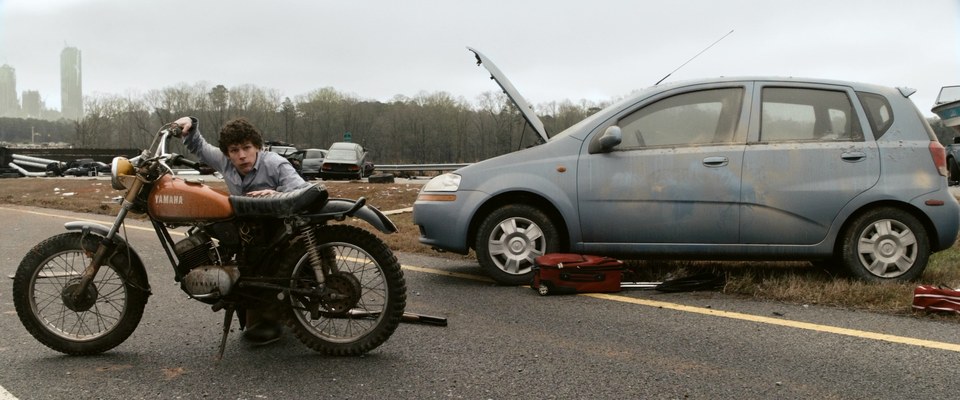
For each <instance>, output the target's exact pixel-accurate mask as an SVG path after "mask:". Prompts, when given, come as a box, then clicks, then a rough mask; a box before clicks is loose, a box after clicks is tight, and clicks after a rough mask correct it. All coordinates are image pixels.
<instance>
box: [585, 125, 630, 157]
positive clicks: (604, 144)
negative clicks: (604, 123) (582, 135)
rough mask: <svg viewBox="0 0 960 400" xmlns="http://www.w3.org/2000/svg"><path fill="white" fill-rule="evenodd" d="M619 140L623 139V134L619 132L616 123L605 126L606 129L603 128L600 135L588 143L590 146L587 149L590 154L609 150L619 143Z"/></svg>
mask: <svg viewBox="0 0 960 400" xmlns="http://www.w3.org/2000/svg"><path fill="white" fill-rule="evenodd" d="M621 140H623V134H622V133H620V127H619V126H616V125H610V126H608V127H607V129H604V130H603V134H602V135H600V137H599V138H597V140H594V141H593V142H592V143H590V148H589V149H588V151H589V152H590V154H595V153H606V152H608V151H610V149H612V148H614V147H616V146H617V145H619V144H620V141H621Z"/></svg>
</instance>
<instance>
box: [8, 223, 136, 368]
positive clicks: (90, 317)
mask: <svg viewBox="0 0 960 400" xmlns="http://www.w3.org/2000/svg"><path fill="white" fill-rule="evenodd" d="M101 239H102V237H100V236H97V235H93V234H87V235H83V234H82V233H80V232H68V233H63V234H59V235H56V236H53V237H50V238H48V239H46V240H44V241H43V242H40V243H39V244H37V245H36V246H34V247H33V248H32V249H30V251H29V252H28V253H27V255H26V256H25V257H24V258H23V260H22V261H21V262H20V266H19V267H17V272H16V275H15V276H14V280H13V301H14V306H15V308H16V310H17V315H18V316H19V317H20V322H21V323H23V326H24V328H26V329H27V331H28V332H30V334H31V335H33V337H34V338H36V339H37V340H38V341H40V343H43V344H44V345H45V346H47V347H49V348H51V349H53V350H56V351H59V352H61V353H65V354H69V355H90V354H98V353H102V352H104V351H107V350H110V349H112V348H114V347H116V346H118V345H119V344H120V343H123V341H124V340H126V339H127V338H128V337H130V335H131V334H132V333H133V331H134V330H135V329H136V328H137V325H138V324H139V323H140V318H141V317H142V316H143V309H144V307H145V306H146V304H147V298H148V296H149V291H148V290H146V289H143V288H148V287H149V286H148V285H147V277H146V274H145V272H144V270H143V266H142V265H140V264H139V261H138V260H139V258H137V259H136V260H134V261H133V263H135V264H137V265H132V264H131V262H129V261H128V254H127V253H126V249H127V248H126V247H125V246H120V247H119V248H118V251H117V252H116V253H115V254H114V255H112V256H110V257H108V259H107V261H106V265H104V266H102V267H100V270H99V272H98V273H97V276H96V277H95V278H94V280H93V282H92V285H93V286H94V287H95V288H96V298H95V301H92V303H91V304H86V305H84V306H80V307H79V308H81V309H79V310H75V309H71V308H69V307H68V306H67V303H66V301H65V300H64V299H63V297H62V296H61V294H62V291H63V289H64V288H65V287H68V286H69V285H70V284H71V282H75V279H76V278H77V276H79V274H80V273H82V272H83V270H84V269H85V268H86V266H87V264H88V263H89V262H90V259H91V257H92V255H93V253H94V252H95V251H96V249H97V245H98V243H99V241H100V240H101Z"/></svg>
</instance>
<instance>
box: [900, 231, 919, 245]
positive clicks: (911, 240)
mask: <svg viewBox="0 0 960 400" xmlns="http://www.w3.org/2000/svg"><path fill="white" fill-rule="evenodd" d="M897 237H899V238H900V245H901V246H903V247H904V248H906V247H911V246H914V245H916V244H917V237H916V236H915V235H914V234H913V232H911V231H910V230H909V229H906V230H904V231H903V232H900V234H898V235H897Z"/></svg>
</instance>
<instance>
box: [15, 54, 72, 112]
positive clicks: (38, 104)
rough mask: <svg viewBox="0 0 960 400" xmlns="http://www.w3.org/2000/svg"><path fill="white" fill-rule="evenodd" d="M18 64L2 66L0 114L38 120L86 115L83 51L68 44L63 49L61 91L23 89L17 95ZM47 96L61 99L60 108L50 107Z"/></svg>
mask: <svg viewBox="0 0 960 400" xmlns="http://www.w3.org/2000/svg"><path fill="white" fill-rule="evenodd" d="M17 94H18V91H17V74H16V67H15V66H14V65H10V64H3V65H0V117H15V118H37V119H57V118H61V117H62V118H67V119H73V120H77V119H81V118H83V115H84V112H83V64H82V58H81V52H80V50H79V49H78V48H76V47H71V46H66V47H64V49H63V50H62V51H61V52H60V93H59V95H57V94H56V93H41V91H39V90H36V89H29V90H23V91H22V92H20V95H19V96H18V95H17ZM47 96H55V98H58V99H59V103H60V108H59V109H54V108H48V107H49V106H48V105H47V104H46V102H45V101H44V98H47Z"/></svg>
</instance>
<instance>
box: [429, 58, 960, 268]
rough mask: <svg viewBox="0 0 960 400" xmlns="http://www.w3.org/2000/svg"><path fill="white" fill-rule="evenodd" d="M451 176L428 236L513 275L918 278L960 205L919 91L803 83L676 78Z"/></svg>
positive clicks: (432, 191) (432, 206)
mask: <svg viewBox="0 0 960 400" xmlns="http://www.w3.org/2000/svg"><path fill="white" fill-rule="evenodd" d="M471 51H473V52H474V53H475V54H476V56H477V59H478V61H480V62H482V63H483V64H484V66H485V67H486V68H487V69H488V70H489V71H490V73H491V75H492V77H493V78H494V79H495V80H496V81H497V82H498V83H499V84H500V86H501V87H502V88H503V89H504V90H505V91H506V92H507V94H508V95H509V96H510V97H511V98H512V99H513V100H514V101H515V103H517V106H518V108H519V109H520V111H521V112H522V114H523V115H524V117H525V118H526V119H527V121H528V122H529V123H530V125H531V127H533V129H534V130H535V131H536V132H537V133H538V134H539V135H540V136H541V138H542V141H543V142H544V143H543V144H542V145H538V146H534V147H531V148H527V149H524V150H521V151H517V152H514V153H510V154H506V155H502V156H499V157H495V158H493V159H489V160H485V161H482V162H479V163H475V164H472V165H469V166H467V167H464V168H461V169H459V170H456V171H454V172H453V173H447V174H443V175H440V176H437V177H436V178H434V179H432V180H431V181H429V182H428V183H427V184H425V185H424V187H423V189H422V190H421V192H420V195H419V197H418V199H417V201H416V203H415V204H414V207H413V208H414V210H413V221H414V223H415V224H417V225H418V226H419V229H420V234H421V237H420V242H421V243H423V244H426V245H428V246H431V247H434V248H436V249H438V250H444V251H451V252H456V253H462V254H466V253H467V252H468V251H469V250H470V249H475V250H476V254H477V258H478V261H479V263H480V266H481V267H482V268H483V269H484V270H485V271H486V273H487V274H489V275H490V276H491V277H493V278H494V279H496V280H497V281H498V282H500V283H503V284H527V283H529V282H530V281H531V277H532V269H531V267H532V266H533V260H534V258H535V257H537V256H539V255H541V254H544V253H549V252H561V251H571V252H580V253H593V254H600V255H610V256H616V257H621V258H629V259H648V258H667V259H699V260H716V259H734V260H742V259H757V260H809V261H814V262H822V263H823V264H826V265H832V266H835V267H839V268H843V269H845V270H846V271H848V272H849V273H850V274H852V275H853V276H855V277H857V278H860V279H863V280H866V281H891V280H897V281H901V280H911V279H914V278H917V277H918V276H920V274H921V273H922V272H923V270H924V268H925V267H926V264H927V260H928V257H929V256H930V254H931V253H933V252H937V251H940V250H944V249H947V248H949V247H950V246H951V245H953V243H954V241H955V240H956V239H957V233H958V229H960V205H958V204H957V200H956V199H954V197H953V196H952V195H951V194H950V193H949V192H948V189H947V179H946V175H947V168H946V161H945V154H944V148H943V146H942V145H940V143H939V142H938V141H937V139H936V137H935V135H934V133H933V131H932V129H931V128H930V126H929V125H928V124H927V122H926V121H925V119H924V118H923V117H922V116H921V114H920V113H919V112H918V110H917V108H916V107H915V106H914V104H913V102H912V101H911V100H910V99H908V96H909V95H910V94H912V93H913V91H912V90H911V89H905V88H901V89H894V88H887V87H881V86H876V85H869V84H861V83H853V82H840V81H830V80H818V79H799V78H767V77H757V78H720V79H708V80H699V81H690V82H681V83H672V84H664V85H659V86H654V87H650V88H647V89H645V90H642V91H640V92H638V93H637V94H635V95H633V96H631V97H629V98H626V99H624V100H622V101H619V102H617V103H616V104H613V105H611V106H609V107H607V108H605V109H603V110H601V111H599V112H597V113H595V114H593V115H591V116H589V117H587V118H586V119H584V120H583V121H581V122H579V123H577V124H575V125H573V126H571V127H569V128H567V129H566V130H564V131H563V132H560V133H557V134H555V135H553V136H552V137H548V135H547V133H546V132H545V130H544V129H543V124H542V123H541V122H540V120H539V119H538V118H537V116H536V115H535V114H534V113H533V109H532V108H531V107H530V106H529V105H527V103H526V101H525V100H523V98H522V97H520V96H519V94H518V93H516V89H514V87H513V86H512V85H511V84H510V82H509V81H507V80H506V78H505V77H504V76H503V74H502V73H501V72H500V71H499V70H498V69H497V68H496V67H495V66H493V65H492V64H491V63H490V60H488V59H487V58H486V57H484V56H483V55H482V54H480V53H479V52H477V51H475V50H473V49H471Z"/></svg>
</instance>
